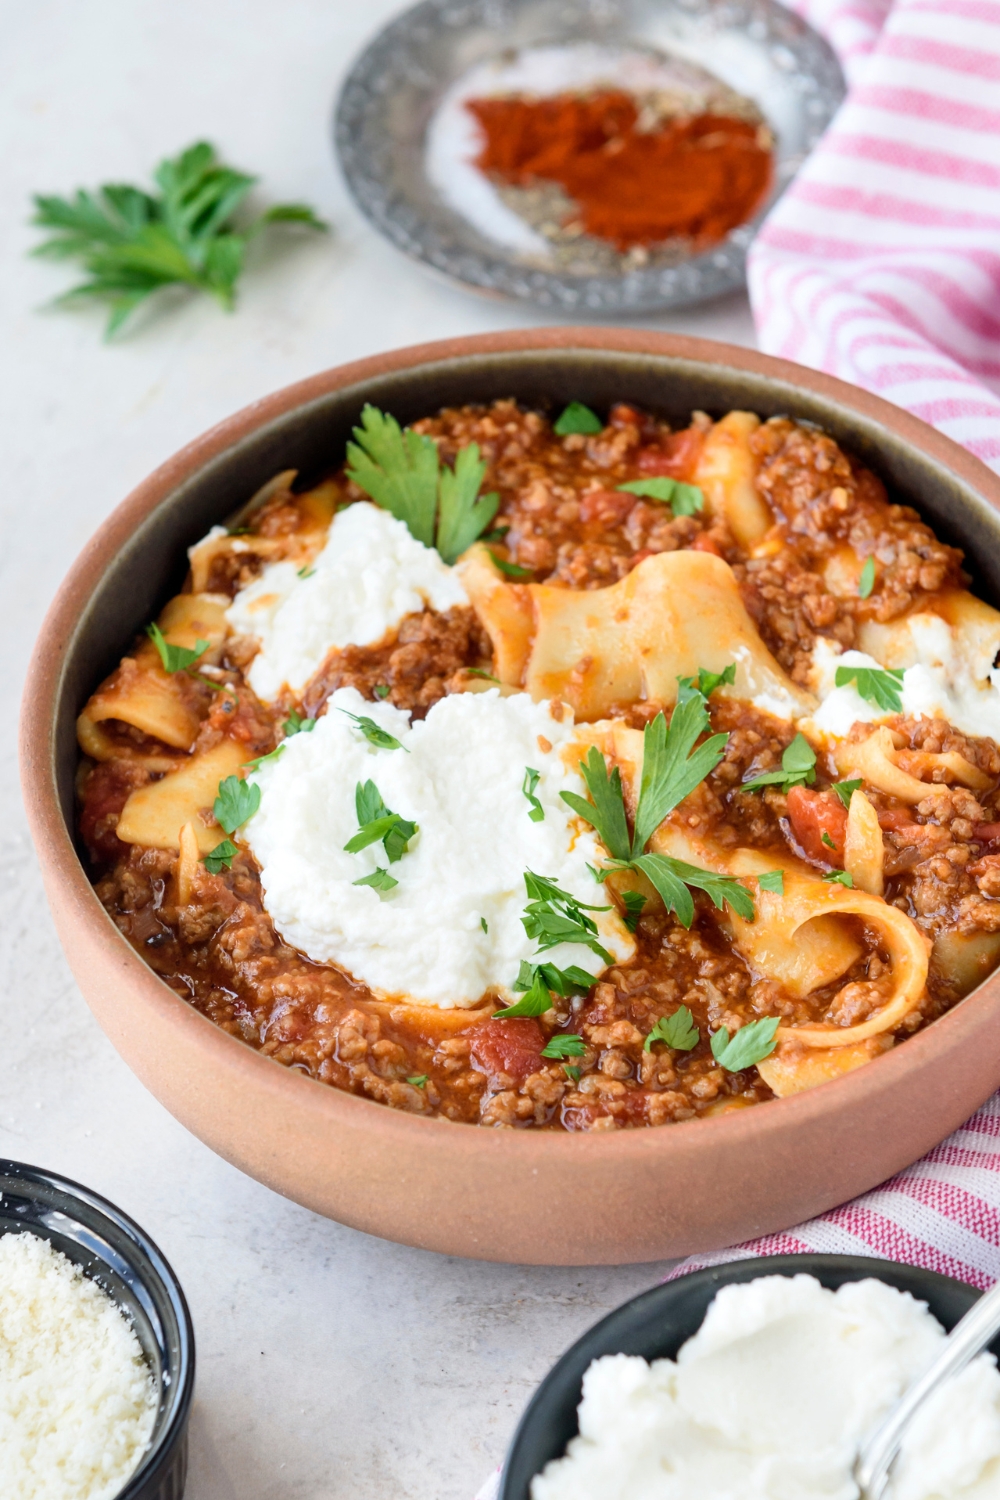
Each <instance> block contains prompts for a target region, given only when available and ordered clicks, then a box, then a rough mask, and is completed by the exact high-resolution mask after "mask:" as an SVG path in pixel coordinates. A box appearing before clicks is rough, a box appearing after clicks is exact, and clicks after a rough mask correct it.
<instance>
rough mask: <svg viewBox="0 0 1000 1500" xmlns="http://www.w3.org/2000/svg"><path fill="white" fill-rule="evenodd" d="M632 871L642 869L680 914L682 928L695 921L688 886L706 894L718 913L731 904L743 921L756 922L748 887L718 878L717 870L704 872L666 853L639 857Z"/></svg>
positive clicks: (667, 904) (670, 908) (725, 877)
mask: <svg viewBox="0 0 1000 1500" xmlns="http://www.w3.org/2000/svg"><path fill="white" fill-rule="evenodd" d="M632 865H633V868H635V869H638V870H641V871H642V873H643V874H644V875H645V876H646V877H647V879H648V880H649V882H650V884H651V885H653V886H654V887H655V888H656V890H657V891H658V892H659V894H660V896H661V897H662V898H663V904H664V906H665V907H666V909H667V911H668V912H669V911H673V912H676V914H677V920H678V922H680V923H681V925H682V926H683V927H690V926H691V923H692V922H693V921H694V902H693V901H692V899H691V894H690V891H689V890H688V886H693V887H694V889H695V890H697V891H704V892H705V895H706V896H708V898H709V900H710V901H711V902H712V904H713V906H715V907H717V908H718V910H719V911H722V910H723V906H724V905H725V904H727V903H728V905H729V906H731V907H732V909H733V911H735V912H736V913H737V915H738V916H741V917H742V918H743V919H744V921H746V922H752V921H753V919H754V904H753V897H752V896H751V894H750V892H749V891H748V890H747V888H746V886H745V885H741V884H740V882H739V881H738V880H734V879H733V877H732V876H731V875H719V874H717V873H716V871H714V870H702V869H699V867H698V866H697V865H689V864H687V863H686V862H685V861H684V860H682V859H671V858H670V856H669V855H666V854H640V856H639V858H638V859H634V860H633V861H632Z"/></svg>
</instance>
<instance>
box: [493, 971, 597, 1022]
mask: <svg viewBox="0 0 1000 1500" xmlns="http://www.w3.org/2000/svg"><path fill="white" fill-rule="evenodd" d="M593 986H594V976H593V974H588V972H587V970H586V969H581V968H580V967H579V966H578V965H577V964H570V966H569V968H568V969H560V968H559V967H558V966H557V965H556V964H547V963H540V964H529V963H528V962H526V960H525V959H523V958H522V960H521V964H520V968H519V969H518V975H517V978H516V979H515V981H514V983H513V984H512V985H511V989H513V990H518V991H523V994H522V998H521V999H520V1000H515V1001H514V1003H513V1005H508V1006H507V1008H506V1009H505V1010H498V1011H494V1013H493V1015H494V1019H497V1018H504V1019H508V1018H513V1017H515V1016H544V1014H545V1012H546V1011H547V1010H551V1009H552V996H553V994H556V995H561V996H563V997H564V998H565V996H567V995H586V994H587V992H588V991H589V990H591V989H592V988H593Z"/></svg>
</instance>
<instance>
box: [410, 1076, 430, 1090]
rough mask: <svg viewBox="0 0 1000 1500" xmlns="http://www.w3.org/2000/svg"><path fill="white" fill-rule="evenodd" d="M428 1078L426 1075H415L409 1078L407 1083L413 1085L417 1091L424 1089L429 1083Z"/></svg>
mask: <svg viewBox="0 0 1000 1500" xmlns="http://www.w3.org/2000/svg"><path fill="white" fill-rule="evenodd" d="M427 1078H428V1075H427V1074H426V1073H414V1074H413V1076H412V1077H411V1078H408V1079H407V1080H406V1081H407V1083H412V1085H413V1087H414V1088H415V1089H422V1088H423V1086H424V1084H425V1083H426V1082H427Z"/></svg>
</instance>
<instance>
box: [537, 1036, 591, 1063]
mask: <svg viewBox="0 0 1000 1500" xmlns="http://www.w3.org/2000/svg"><path fill="white" fill-rule="evenodd" d="M586 1050H587V1044H586V1042H585V1041H584V1040H583V1037H582V1036H577V1035H576V1033H575V1032H572V1031H557V1032H556V1034H555V1035H554V1036H550V1037H549V1039H548V1041H547V1042H546V1043H545V1046H544V1047H543V1048H542V1056H543V1057H582V1056H583V1054H584V1053H585V1052H586Z"/></svg>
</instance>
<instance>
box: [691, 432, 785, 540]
mask: <svg viewBox="0 0 1000 1500" xmlns="http://www.w3.org/2000/svg"><path fill="white" fill-rule="evenodd" d="M759 426H760V418H759V417H755V416H754V415H753V413H752V412H748V411H731V412H729V413H728V415H727V416H725V417H723V418H722V420H721V422H716V423H715V424H714V426H713V427H712V428H711V430H710V431H709V433H708V436H707V437H706V439H705V445H704V447H703V448H702V451H701V456H700V458H699V460H698V466H697V468H696V470H695V483H696V484H698V485H699V486H700V488H701V489H702V490H703V492H704V495H705V504H706V505H707V507H708V510H709V513H710V514H711V515H713V516H718V517H719V518H720V519H722V520H724V521H725V522H726V523H727V524H728V526H729V529H730V531H731V532H732V533H733V536H734V537H735V538H736V540H737V541H738V542H739V543H740V545H741V546H742V547H745V548H746V549H747V550H748V551H751V550H752V549H753V548H754V547H755V546H756V544H757V543H758V542H759V541H760V540H761V538H762V537H763V536H764V533H765V532H766V531H767V530H768V529H769V527H770V525H771V522H772V519H773V518H772V516H771V512H770V510H769V509H768V507H767V505H766V503H765V502H764V500H763V499H762V498H761V495H760V491H759V490H758V489H757V487H756V485H755V483H754V479H755V477H756V473H757V461H756V459H755V458H754V456H753V453H752V452H751V450H750V437H751V435H752V434H753V433H754V432H756V430H757V428H758V427H759Z"/></svg>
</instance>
